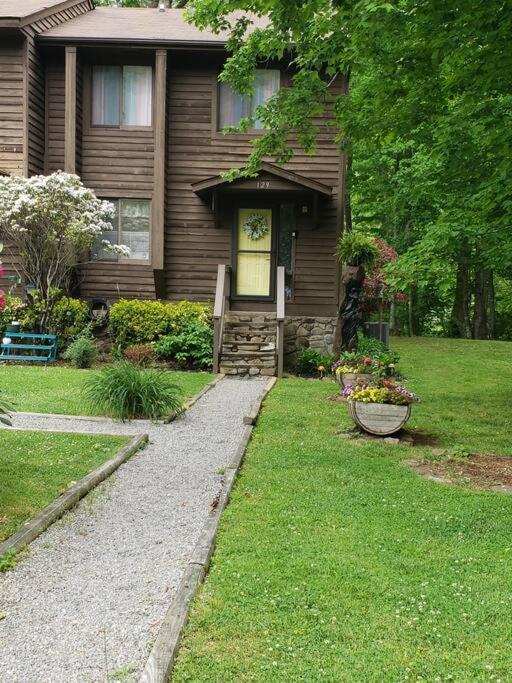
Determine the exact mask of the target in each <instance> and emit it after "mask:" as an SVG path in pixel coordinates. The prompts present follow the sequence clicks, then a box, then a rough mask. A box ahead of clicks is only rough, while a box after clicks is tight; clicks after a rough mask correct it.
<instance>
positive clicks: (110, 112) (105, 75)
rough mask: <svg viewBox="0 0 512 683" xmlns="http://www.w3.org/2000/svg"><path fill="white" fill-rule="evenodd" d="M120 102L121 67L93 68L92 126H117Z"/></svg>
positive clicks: (119, 115) (119, 116) (119, 117)
mask: <svg viewBox="0 0 512 683" xmlns="http://www.w3.org/2000/svg"><path fill="white" fill-rule="evenodd" d="M120 101H121V67H120V66H95V67H94V68H93V70H92V124H93V126H119V124H120V120H121V112H120Z"/></svg>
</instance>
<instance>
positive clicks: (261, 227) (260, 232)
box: [244, 213, 268, 241]
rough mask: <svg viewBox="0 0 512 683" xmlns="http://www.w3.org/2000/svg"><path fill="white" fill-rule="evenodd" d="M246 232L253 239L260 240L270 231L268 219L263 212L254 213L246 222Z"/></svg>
mask: <svg viewBox="0 0 512 683" xmlns="http://www.w3.org/2000/svg"><path fill="white" fill-rule="evenodd" d="M244 232H245V234H246V235H247V237H248V238H249V239H251V240H254V241H256V240H259V239H261V238H262V237H263V236H264V235H266V234H267V233H268V224H267V219H266V218H265V216H263V215H262V214H261V213H253V214H251V215H250V216H249V218H248V219H247V220H246V221H245V223H244Z"/></svg>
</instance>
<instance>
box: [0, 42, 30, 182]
mask: <svg viewBox="0 0 512 683" xmlns="http://www.w3.org/2000/svg"><path fill="white" fill-rule="evenodd" d="M23 55H24V46H23V41H22V40H18V39H16V40H15V39H12V40H9V39H6V38H3V37H2V45H1V46H0V172H3V173H7V174H13V173H15V174H18V175H20V174H21V173H23V143H24V139H23V138H24V119H23V101H24V94H23V88H24V79H23Z"/></svg>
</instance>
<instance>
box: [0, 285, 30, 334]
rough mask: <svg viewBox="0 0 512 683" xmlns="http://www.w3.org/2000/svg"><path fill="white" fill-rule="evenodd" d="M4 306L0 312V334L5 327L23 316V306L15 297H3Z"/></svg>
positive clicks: (8, 295)
mask: <svg viewBox="0 0 512 683" xmlns="http://www.w3.org/2000/svg"><path fill="white" fill-rule="evenodd" d="M4 299H5V306H4V308H3V309H2V310H1V311H0V334H3V333H4V330H5V328H6V326H7V325H8V324H9V323H11V322H12V321H13V320H19V319H20V318H21V317H22V315H23V310H24V308H25V304H24V303H23V301H22V300H21V299H20V298H19V297H17V296H11V295H10V294H5V295H4Z"/></svg>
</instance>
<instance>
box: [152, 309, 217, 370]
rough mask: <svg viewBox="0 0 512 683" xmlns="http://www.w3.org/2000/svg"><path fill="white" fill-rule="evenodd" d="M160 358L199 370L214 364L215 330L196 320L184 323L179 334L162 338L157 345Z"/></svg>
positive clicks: (156, 349)
mask: <svg viewBox="0 0 512 683" xmlns="http://www.w3.org/2000/svg"><path fill="white" fill-rule="evenodd" d="M155 353H156V355H157V357H158V358H162V359H165V360H176V361H178V362H179V363H186V364H188V365H192V366H194V367H198V368H207V367H210V366H211V365H212V362H213V330H212V328H211V327H209V326H208V325H207V324H205V323H203V322H199V321H198V320H196V319H193V318H192V319H189V320H188V321H187V322H184V323H182V325H181V327H180V331H179V332H178V333H177V334H172V335H168V336H166V337H162V338H161V339H160V340H159V341H158V342H157V343H156V344H155Z"/></svg>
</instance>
